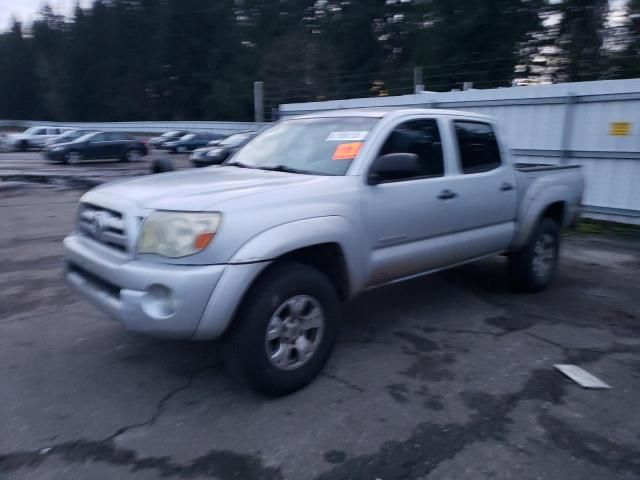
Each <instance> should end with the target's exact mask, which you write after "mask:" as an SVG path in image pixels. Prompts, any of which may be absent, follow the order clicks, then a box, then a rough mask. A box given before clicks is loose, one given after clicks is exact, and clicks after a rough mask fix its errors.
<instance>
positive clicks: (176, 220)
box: [138, 211, 222, 258]
mask: <svg viewBox="0 0 640 480" xmlns="http://www.w3.org/2000/svg"><path fill="white" fill-rule="evenodd" d="M221 219H222V215H220V214H219V213H188V212H164V211H156V212H153V213H151V215H149V216H148V217H147V219H146V220H145V221H144V223H143V225H142V235H140V240H139V242H138V253H156V254H158V255H162V256H163V257H171V258H178V257H185V256H187V255H193V254H194V253H198V252H200V251H201V250H204V249H205V248H206V247H207V245H209V244H210V243H211V241H212V240H213V237H214V236H215V234H216V232H217V230H218V227H219V226H220V220H221Z"/></svg>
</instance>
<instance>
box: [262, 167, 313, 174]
mask: <svg viewBox="0 0 640 480" xmlns="http://www.w3.org/2000/svg"><path fill="white" fill-rule="evenodd" d="M255 168H257V169H259V170H269V171H271V172H286V173H301V174H303V175H317V173H316V172H312V171H310V170H301V169H299V168H293V167H288V166H286V165H265V166H262V167H255Z"/></svg>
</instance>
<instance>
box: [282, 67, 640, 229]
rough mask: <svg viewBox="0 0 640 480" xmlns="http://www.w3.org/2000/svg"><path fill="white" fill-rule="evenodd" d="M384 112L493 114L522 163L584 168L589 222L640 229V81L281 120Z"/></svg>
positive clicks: (461, 95)
mask: <svg viewBox="0 0 640 480" xmlns="http://www.w3.org/2000/svg"><path fill="white" fill-rule="evenodd" d="M427 88H428V86H427ZM385 106H387V107H397V108H402V107H421V108H449V109H460V110H467V111H472V112H478V113H483V114H487V115H491V116H493V117H495V118H497V119H498V121H499V123H500V125H501V130H502V132H503V134H504V135H505V137H506V140H507V142H508V144H509V145H510V147H511V151H512V154H513V155H514V156H516V157H517V160H518V161H520V162H535V163H542V162H544V163H563V162H567V163H575V164H580V165H582V166H583V170H584V174H585V178H586V188H585V196H584V200H583V201H584V204H585V216H589V217H592V218H600V219H605V220H612V221H619V222H625V223H635V224H640V79H632V80H605V81H598V82H580V83H566V84H556V85H540V86H529V87H514V88H498V89H491V90H467V91H461V92H446V93H430V92H423V93H418V94H414V95H403V96H397V97H375V98H359V99H351V100H333V101H326V102H310V103H297V104H284V105H280V108H279V115H280V117H281V118H282V117H290V116H295V115H301V114H304V113H312V112H317V111H322V110H336V109H343V108H362V107H385Z"/></svg>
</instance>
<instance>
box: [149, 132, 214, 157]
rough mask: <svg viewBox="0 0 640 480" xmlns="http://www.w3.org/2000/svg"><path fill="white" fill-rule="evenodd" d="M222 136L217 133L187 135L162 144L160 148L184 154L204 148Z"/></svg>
mask: <svg viewBox="0 0 640 480" xmlns="http://www.w3.org/2000/svg"><path fill="white" fill-rule="evenodd" d="M222 138H224V135H220V134H218V133H188V134H186V135H184V136H183V137H180V138H179V139H178V140H171V141H168V142H164V143H163V144H162V145H160V148H162V149H164V150H169V151H170V152H171V153H186V152H191V151H193V150H195V149H196V148H201V147H204V146H205V145H206V144H207V143H208V142H210V141H211V140H220V139H222Z"/></svg>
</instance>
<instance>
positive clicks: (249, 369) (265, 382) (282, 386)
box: [224, 262, 340, 396]
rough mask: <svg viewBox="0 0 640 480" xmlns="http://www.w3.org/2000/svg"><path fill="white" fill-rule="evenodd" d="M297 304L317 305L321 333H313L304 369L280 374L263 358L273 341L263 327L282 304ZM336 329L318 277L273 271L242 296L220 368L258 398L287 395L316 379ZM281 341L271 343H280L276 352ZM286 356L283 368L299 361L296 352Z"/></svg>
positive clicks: (324, 283)
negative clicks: (298, 301)
mask: <svg viewBox="0 0 640 480" xmlns="http://www.w3.org/2000/svg"><path fill="white" fill-rule="evenodd" d="M300 298H303V299H306V298H311V299H313V300H314V301H315V302H316V303H315V304H314V305H315V306H316V307H319V308H320V312H321V315H322V316H323V317H324V318H323V321H322V322H320V323H321V324H322V329H318V330H317V333H316V335H317V336H316V337H315V338H316V339H317V341H318V343H317V344H316V347H315V350H314V351H313V353H311V354H310V356H309V358H308V359H306V360H302V362H305V363H302V364H301V365H300V366H297V367H296V366H295V365H290V366H289V368H291V369H283V368H279V367H277V366H276V365H275V364H274V363H273V361H272V360H271V359H270V355H269V353H268V352H267V349H268V348H270V347H271V346H272V345H273V343H272V342H273V341H271V342H269V341H268V340H267V327H269V325H270V322H272V321H273V318H275V315H274V314H275V313H276V312H277V311H278V310H280V311H281V312H282V311H283V310H281V309H282V308H283V306H284V305H285V304H288V303H289V302H295V300H296V299H300ZM285 308H288V307H285ZM290 314H291V312H289V315H290ZM287 318H290V317H287ZM339 323H340V302H339V300H338V295H337V293H336V290H335V288H334V286H333V285H332V284H331V282H330V281H329V280H328V279H327V278H326V277H325V276H324V275H323V274H322V273H320V272H319V271H317V270H316V269H314V268H312V267H309V266H307V265H302V264H298V263H292V262H287V263H282V264H279V265H275V266H273V267H271V268H270V269H269V270H268V271H267V272H265V273H264V274H263V275H262V277H260V278H259V279H258V281H257V282H256V284H255V285H254V286H253V287H252V288H251V289H250V291H249V292H248V293H247V295H246V296H245V299H244V301H243V304H242V305H241V307H240V310H239V311H238V313H237V315H236V318H235V321H234V324H233V326H232V327H231V331H230V332H229V334H228V336H227V338H226V339H225V342H224V355H225V364H226V366H227V369H228V370H229V372H230V373H231V374H232V375H233V376H234V377H236V378H238V379H240V380H241V381H243V382H246V383H248V385H249V386H250V387H251V388H253V389H254V390H256V391H258V392H260V393H264V394H266V395H270V396H282V395H288V394H290V393H293V392H295V391H297V390H300V389H301V388H303V387H305V386H306V385H307V384H309V383H310V382H311V381H312V380H313V379H314V378H316V377H317V376H318V374H319V373H320V371H321V370H322V368H323V367H324V365H325V364H326V363H327V360H328V359H329V357H330V355H331V351H332V350H333V346H334V344H335V341H336V335H337V332H338V325H339ZM284 324H286V322H283V325H284ZM283 331H284V327H283ZM309 332H311V330H309ZM309 332H307V333H309ZM318 332H321V333H318ZM311 334H313V332H311ZM302 335H306V334H302ZM283 338H284V337H282V338H281V339H279V340H275V342H279V341H280V340H282V344H280V343H278V349H280V348H282V345H285V344H287V342H286V341H285V340H283ZM305 338H307V337H305ZM299 339H300V338H298V340H299ZM289 340H290V339H289ZM296 341H297V340H296ZM305 343H306V340H305ZM287 352H288V354H287V355H286V360H285V361H283V363H286V362H287V361H293V359H295V358H297V360H298V361H300V357H299V355H300V354H299V353H298V352H297V350H295V349H292V350H287ZM283 358H284V356H283Z"/></svg>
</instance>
